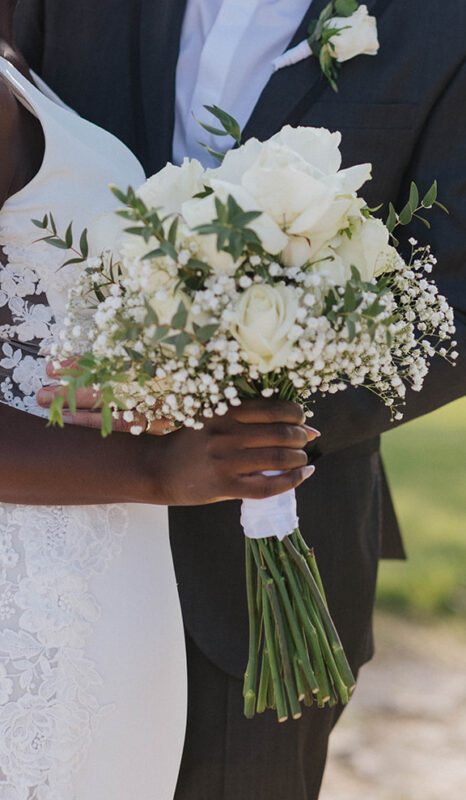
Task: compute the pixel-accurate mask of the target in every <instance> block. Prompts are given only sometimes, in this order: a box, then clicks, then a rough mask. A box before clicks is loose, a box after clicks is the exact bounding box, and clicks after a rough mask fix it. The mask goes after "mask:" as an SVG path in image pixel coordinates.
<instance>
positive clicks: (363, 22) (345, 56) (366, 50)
mask: <svg viewBox="0 0 466 800" xmlns="http://www.w3.org/2000/svg"><path fill="white" fill-rule="evenodd" d="M325 27H326V28H335V29H336V30H339V31H340V33H339V34H338V36H332V39H331V42H332V45H333V47H334V49H333V50H332V49H330V53H331V55H332V56H333V57H334V58H336V60H337V61H339V62H340V63H342V62H343V61H349V60H350V59H351V58H354V57H355V56H360V55H367V56H375V55H377V53H378V51H379V40H378V36H377V20H376V18H375V17H370V16H369V12H368V10H367V6H359V8H358V10H357V11H355V12H354V14H352V15H351V16H350V17H332V18H331V19H329V21H328V22H327V24H326V26H325Z"/></svg>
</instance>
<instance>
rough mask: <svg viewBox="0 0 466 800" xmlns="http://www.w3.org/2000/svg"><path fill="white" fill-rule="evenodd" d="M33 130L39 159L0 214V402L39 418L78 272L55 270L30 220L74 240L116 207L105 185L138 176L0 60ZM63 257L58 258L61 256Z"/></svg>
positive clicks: (128, 157)
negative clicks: (47, 360) (39, 143)
mask: <svg viewBox="0 0 466 800" xmlns="http://www.w3.org/2000/svg"><path fill="white" fill-rule="evenodd" d="M2 79H3V80H5V81H6V82H7V84H8V85H9V87H10V89H11V91H12V92H13V94H14V95H15V96H16V98H17V99H18V101H19V102H20V103H21V104H22V105H23V106H25V107H26V108H27V109H28V110H29V111H30V113H32V114H33V115H34V116H35V117H37V119H38V120H39V122H40V123H41V126H42V129H43V133H44V139H45V152H44V157H43V161H42V165H41V167H40V169H39V171H38V172H37V173H36V175H35V177H34V178H33V179H32V180H31V181H30V182H29V183H28V184H27V185H26V186H25V187H24V188H23V189H21V190H20V191H19V192H17V193H16V194H14V195H13V196H11V197H10V198H9V199H8V200H7V201H6V203H5V204H4V206H3V208H2V209H1V210H0V402H4V403H8V404H9V405H12V406H15V407H17V408H20V409H22V410H25V411H29V412H31V413H36V414H41V413H42V411H41V409H40V408H39V407H38V406H37V404H36V402H35V394H36V392H37V390H38V389H39V388H40V387H41V385H42V384H43V382H44V380H45V365H44V359H43V358H41V357H38V353H39V348H40V347H41V346H42V347H45V348H46V347H47V343H48V342H51V341H52V340H53V338H54V336H55V334H56V330H57V325H56V322H57V320H59V319H60V316H61V315H62V314H63V312H64V308H65V303H66V296H67V291H68V288H69V287H70V286H71V285H72V284H73V283H74V281H75V279H76V275H77V270H79V269H80V268H81V267H80V265H79V264H78V265H73V266H68V267H64V268H61V265H62V264H63V262H64V260H66V258H64V257H63V256H64V253H63V251H61V250H56V249H55V248H52V247H50V245H47V244H45V243H44V242H38V241H37V238H38V236H39V237H40V236H41V231H38V229H37V228H36V227H34V225H33V223H32V221H31V220H32V219H42V218H43V217H44V215H45V214H47V213H49V212H50V211H51V212H52V213H53V216H54V219H55V221H56V224H57V228H58V231H59V232H60V233H62V232H64V231H65V230H66V228H67V226H68V224H69V223H70V222H71V221H72V222H73V231H74V234H75V237H76V238H77V239H78V240H79V235H80V233H81V231H82V230H83V229H84V228H85V227H87V226H88V225H89V223H90V222H91V221H92V220H93V219H95V218H96V217H97V216H99V214H101V213H103V212H105V211H112V210H113V209H114V208H116V207H117V205H118V201H117V200H116V199H115V197H114V196H113V195H112V193H111V192H110V189H109V186H110V184H116V185H117V186H120V187H122V188H124V189H126V188H127V186H128V185H131V186H133V187H137V186H139V185H140V184H141V183H142V182H143V181H144V179H145V176H144V171H143V169H142V167H141V165H140V163H139V162H138V160H137V159H136V157H135V156H134V155H133V154H132V153H131V151H130V150H128V148H127V147H126V146H125V145H124V144H123V143H122V142H121V141H120V140H119V139H117V138H116V137H114V136H113V135H112V134H110V133H108V132H107V131H104V130H103V129H102V128H99V127H98V126H96V125H93V124H92V123H90V122H87V121H86V120H84V119H82V118H81V117H79V116H78V114H76V113H75V112H74V111H72V110H71V109H70V108H68V107H67V106H66V105H65V104H64V103H62V102H61V101H60V100H59V98H58V97H57V96H56V95H55V94H54V93H53V92H52V91H51V90H50V89H49V88H48V87H47V86H46V85H45V84H44V83H43V82H42V81H41V80H40V79H37V83H36V85H35V84H33V83H31V82H30V81H28V80H27V79H26V78H25V77H24V76H23V75H22V74H21V73H20V72H18V70H17V69H15V67H13V66H12V65H11V64H10V63H9V62H8V61H7V60H6V59H4V58H0V80H2ZM65 255H66V254H65Z"/></svg>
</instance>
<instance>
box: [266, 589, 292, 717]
mask: <svg viewBox="0 0 466 800" xmlns="http://www.w3.org/2000/svg"><path fill="white" fill-rule="evenodd" d="M270 580H271V579H270ZM262 607H263V609H264V631H265V641H266V642H267V651H268V654H269V661H270V673H271V676H272V683H273V688H274V693H275V704H276V709H277V716H278V721H279V722H285V721H286V720H287V719H288V711H287V708H286V700H285V693H284V691H283V683H282V679H281V676H280V671H279V668H278V657H277V652H276V649H275V642H274V630H273V625H272V619H271V613H270V605H269V599H268V596H267V591H266V589H265V586H264V585H263V586H262Z"/></svg>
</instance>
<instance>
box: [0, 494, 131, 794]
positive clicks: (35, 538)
mask: <svg viewBox="0 0 466 800" xmlns="http://www.w3.org/2000/svg"><path fill="white" fill-rule="evenodd" d="M126 528H127V512H126V509H125V507H124V506H92V507H89V506H88V507H44V508H40V507H27V506H9V505H4V506H0V800H72V798H73V797H74V795H73V787H72V783H73V775H74V774H75V773H76V771H77V770H78V769H79V768H80V766H81V765H82V764H83V762H84V760H85V758H86V755H87V753H88V750H89V746H90V743H91V740H92V735H93V732H94V730H95V728H96V726H97V725H98V722H99V720H100V718H101V715H102V714H104V713H108V712H109V711H110V708H108V707H107V708H105V707H101V706H99V703H98V700H97V698H96V696H95V690H96V687H97V686H99V685H101V684H102V679H101V677H100V675H99V674H98V672H97V670H96V667H95V664H94V663H93V661H91V660H90V659H89V658H87V657H86V655H85V644H86V640H87V638H88V637H89V635H90V634H91V633H92V629H93V625H94V624H95V622H96V621H97V620H98V618H99V616H100V612H101V609H100V607H99V604H98V602H97V600H96V598H95V597H94V595H93V594H92V593H91V591H90V588H89V587H90V580H91V579H92V578H93V577H94V576H96V575H100V574H103V573H104V572H105V571H106V569H107V568H108V565H109V563H110V562H111V561H112V560H113V559H114V558H115V556H117V555H118V553H119V552H120V550H121V542H122V538H123V536H124V535H125V532H126Z"/></svg>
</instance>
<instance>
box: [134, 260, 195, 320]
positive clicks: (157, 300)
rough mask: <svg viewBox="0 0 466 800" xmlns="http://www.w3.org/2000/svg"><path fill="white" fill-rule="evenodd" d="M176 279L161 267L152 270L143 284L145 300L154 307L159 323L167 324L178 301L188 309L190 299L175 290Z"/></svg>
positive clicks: (176, 307)
mask: <svg viewBox="0 0 466 800" xmlns="http://www.w3.org/2000/svg"><path fill="white" fill-rule="evenodd" d="M175 285H176V281H174V280H173V278H172V277H171V276H170V275H168V273H167V272H165V271H164V270H162V269H158V270H154V271H153V272H152V273H151V275H150V277H149V278H148V280H147V284H146V285H145V286H144V290H143V291H144V295H145V297H146V298H147V302H148V303H149V304H150V306H151V307H152V308H153V309H154V311H155V313H156V314H157V316H158V318H159V324H160V325H169V324H170V323H171V321H172V319H173V317H174V315H175V314H176V312H177V311H178V306H179V305H180V302H181V301H183V303H184V305H185V308H186V309H189V308H190V306H191V300H190V299H189V297H188V295H186V294H184V292H177V291H176V290H175Z"/></svg>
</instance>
